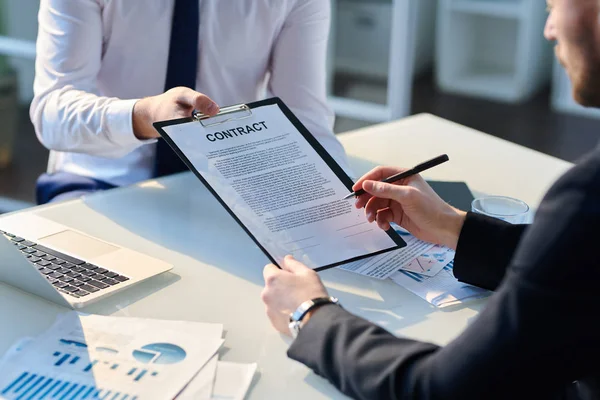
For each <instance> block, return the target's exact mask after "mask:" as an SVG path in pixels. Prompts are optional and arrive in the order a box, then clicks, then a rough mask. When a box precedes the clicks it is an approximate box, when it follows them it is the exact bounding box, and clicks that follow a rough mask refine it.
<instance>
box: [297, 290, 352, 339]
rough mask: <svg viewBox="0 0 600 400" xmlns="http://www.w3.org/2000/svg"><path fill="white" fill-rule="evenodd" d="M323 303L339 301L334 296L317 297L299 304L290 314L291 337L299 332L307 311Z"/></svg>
mask: <svg viewBox="0 0 600 400" xmlns="http://www.w3.org/2000/svg"><path fill="white" fill-rule="evenodd" d="M323 304H337V305H339V304H340V302H339V300H338V299H337V298H335V297H317V298H315V299H312V300H307V301H305V302H304V303H302V304H300V306H299V307H298V308H297V309H296V311H294V312H293V313H291V314H290V323H289V325H288V326H289V327H290V333H291V334H292V337H293V338H294V339H296V337H297V336H298V333H299V332H300V328H302V319H303V318H304V317H305V316H306V314H308V312H309V311H311V310H313V309H314V308H315V307H318V306H320V305H323Z"/></svg>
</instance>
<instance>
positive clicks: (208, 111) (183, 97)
mask: <svg viewBox="0 0 600 400" xmlns="http://www.w3.org/2000/svg"><path fill="white" fill-rule="evenodd" d="M177 102H178V103H180V104H183V105H185V106H187V107H191V108H193V109H195V110H198V111H199V112H201V113H202V114H205V115H210V116H214V115H216V114H217V113H218V112H219V106H218V105H217V103H215V102H214V101H213V100H212V99H211V98H210V97H208V96H207V95H205V94H203V93H199V92H196V91H195V90H192V89H189V88H183V87H182V88H181V90H180V91H179V93H178V96H177Z"/></svg>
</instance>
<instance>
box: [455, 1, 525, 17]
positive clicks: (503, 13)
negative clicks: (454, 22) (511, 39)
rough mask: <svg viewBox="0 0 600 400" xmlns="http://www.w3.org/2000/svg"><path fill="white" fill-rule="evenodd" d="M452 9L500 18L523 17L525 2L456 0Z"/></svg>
mask: <svg viewBox="0 0 600 400" xmlns="http://www.w3.org/2000/svg"><path fill="white" fill-rule="evenodd" d="M450 9H451V10H452V11H455V12H457V11H458V12H461V13H466V14H479V15H486V16H490V17H498V18H515V19H519V18H521V16H522V14H523V12H522V9H523V3H521V2H520V1H489V0H485V1H484V0H455V1H452V2H450Z"/></svg>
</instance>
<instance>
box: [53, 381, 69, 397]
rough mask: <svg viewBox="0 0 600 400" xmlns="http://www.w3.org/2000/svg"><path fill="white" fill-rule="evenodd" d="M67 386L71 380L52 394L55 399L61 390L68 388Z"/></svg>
mask: <svg viewBox="0 0 600 400" xmlns="http://www.w3.org/2000/svg"><path fill="white" fill-rule="evenodd" d="M67 386H69V382H65V383H63V385H62V386H60V387H59V388H58V390H57V391H56V392H54V394H53V395H52V398H53V399H54V398H56V396H58V395H59V394H60V392H62V391H63V389H64V388H66V387H67Z"/></svg>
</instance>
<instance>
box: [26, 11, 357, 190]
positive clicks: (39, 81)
mask: <svg viewBox="0 0 600 400" xmlns="http://www.w3.org/2000/svg"><path fill="white" fill-rule="evenodd" d="M199 1H200V30H199V49H198V75H197V80H196V90H198V91H200V92H202V93H205V94H207V95H208V96H209V97H211V98H212V99H213V100H215V101H216V102H217V103H218V104H219V105H220V106H227V105H232V104H239V103H246V102H251V101H255V100H258V99H260V98H263V97H265V96H271V95H273V96H279V97H280V98H281V99H282V100H283V101H284V102H285V103H286V104H287V105H288V106H289V107H290V109H291V110H292V111H293V112H294V113H295V114H296V116H297V117H298V118H299V119H300V120H301V121H302V123H304V124H305V125H306V127H307V128H308V129H309V131H311V132H312V133H313V135H314V136H315V137H316V138H317V139H318V140H319V141H320V142H321V144H322V145H323V146H324V147H325V148H326V149H327V150H328V151H329V153H331V155H332V156H333V157H334V158H335V159H336V160H337V161H338V162H339V163H340V164H341V165H342V167H344V168H345V169H346V170H347V171H348V168H347V164H346V159H345V154H344V150H343V148H342V146H341V144H340V143H339V142H338V141H337V139H336V138H335V136H334V134H333V132H332V126H333V113H332V111H331V109H330V108H329V107H328V105H327V103H326V84H325V80H326V75H325V73H326V53H327V50H326V48H327V39H328V33H329V20H330V4H329V1H327V0H199ZM173 2H174V0H150V1H149V0H68V1H65V0H41V4H40V11H39V33H38V38H37V59H36V76H35V84H34V94H35V96H34V100H33V102H32V104H31V109H30V116H31V120H32V122H33V125H34V126H35V131H36V134H37V136H38V138H39V140H40V141H41V143H42V144H43V145H44V146H46V147H47V148H49V149H50V150H52V151H51V153H50V160H49V165H48V172H50V173H52V172H55V171H67V172H71V173H75V174H79V175H83V176H89V177H93V178H96V179H100V180H103V181H105V182H108V183H112V184H114V185H127V184H131V183H134V182H138V181H141V180H144V179H148V178H151V174H152V169H153V166H154V155H155V151H156V150H155V149H156V145H155V142H154V141H140V140H138V139H137V138H136V137H135V135H134V133H133V128H132V110H133V106H134V104H135V102H136V101H137V100H138V99H140V98H142V97H146V96H153V95H157V94H160V93H162V92H163V90H164V85H165V78H166V72H167V60H168V53H169V40H170V33H171V17H172V12H173Z"/></svg>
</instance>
